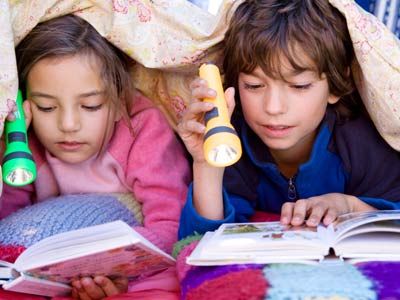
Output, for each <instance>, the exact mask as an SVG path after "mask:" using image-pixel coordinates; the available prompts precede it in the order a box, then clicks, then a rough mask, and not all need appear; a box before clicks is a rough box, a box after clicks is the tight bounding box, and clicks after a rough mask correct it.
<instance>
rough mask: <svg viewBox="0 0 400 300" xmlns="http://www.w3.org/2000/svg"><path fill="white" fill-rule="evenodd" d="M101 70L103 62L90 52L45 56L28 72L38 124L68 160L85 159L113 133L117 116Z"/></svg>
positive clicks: (41, 135) (50, 146) (46, 142)
mask: <svg viewBox="0 0 400 300" xmlns="http://www.w3.org/2000/svg"><path fill="white" fill-rule="evenodd" d="M99 74H100V66H99V64H98V63H96V61H95V60H94V59H91V58H90V57H89V56H87V55H75V56H66V57H61V58H56V59H54V58H44V59H42V60H40V61H39V62H37V63H36V64H35V65H34V66H33V68H32V69H31V71H30V72H29V74H28V78H27V90H28V94H27V96H28V97H27V98H28V99H27V101H29V103H30V107H31V112H32V126H33V129H34V131H35V133H36V135H37V137H38V139H39V141H40V142H41V143H42V144H43V146H44V147H45V148H46V149H47V150H48V151H49V152H50V153H51V154H52V155H54V156H55V157H57V158H59V159H60V160H62V161H64V162H67V163H72V164H74V163H80V162H83V161H85V160H87V159H88V158H90V157H92V156H94V155H96V154H97V153H98V152H99V151H100V149H101V146H102V144H103V142H105V143H107V142H108V141H109V139H110V136H111V132H112V131H113V128H114V124H115V123H114V121H116V119H117V118H116V113H115V111H114V109H112V107H110V101H107V99H106V98H105V94H104V88H103V84H102V81H101V78H100V76H99ZM107 130H108V131H107ZM106 132H109V134H108V135H106V134H105V133H106Z"/></svg>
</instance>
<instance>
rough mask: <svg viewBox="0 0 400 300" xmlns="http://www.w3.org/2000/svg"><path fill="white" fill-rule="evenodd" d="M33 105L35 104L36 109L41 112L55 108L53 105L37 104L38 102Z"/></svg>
mask: <svg viewBox="0 0 400 300" xmlns="http://www.w3.org/2000/svg"><path fill="white" fill-rule="evenodd" d="M35 105H36V107H37V109H38V110H39V111H42V112H52V111H53V110H55V109H56V107H55V106H45V105H39V104H35Z"/></svg>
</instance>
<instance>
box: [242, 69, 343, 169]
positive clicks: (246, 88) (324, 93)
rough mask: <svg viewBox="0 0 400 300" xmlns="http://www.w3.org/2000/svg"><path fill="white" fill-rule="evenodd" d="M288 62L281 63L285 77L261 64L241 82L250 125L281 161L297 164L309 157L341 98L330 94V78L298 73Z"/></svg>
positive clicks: (309, 72)
mask: <svg viewBox="0 0 400 300" xmlns="http://www.w3.org/2000/svg"><path fill="white" fill-rule="evenodd" d="M288 65H289V64H288V63H285V62H284V61H283V62H281V67H282V70H281V71H282V74H283V76H284V78H285V80H280V79H273V78H271V77H269V76H268V75H267V74H265V73H264V72H263V71H262V69H261V68H260V67H257V68H256V69H255V70H254V71H253V72H252V73H251V74H245V73H240V74H239V78H238V84H239V93H240V101H241V106H242V110H243V114H244V118H245V119H246V122H247V123H248V124H249V126H250V128H251V129H252V130H253V131H254V132H255V133H256V134H257V135H258V136H259V137H260V139H261V140H262V141H263V142H264V144H265V145H267V146H268V147H269V149H270V151H271V154H272V155H273V156H274V158H275V159H276V160H277V161H281V162H284V161H286V162H288V161H292V162H293V163H296V162H304V161H305V160H307V159H308V157H309V155H310V152H311V149H312V145H313V142H314V139H315V136H316V132H317V128H318V126H319V124H320V123H321V121H322V119H323V118H324V115H325V111H326V108H327V105H328V103H331V104H334V103H336V102H337V101H338V100H339V98H338V97H336V96H334V95H332V94H330V92H329V88H328V82H327V80H326V78H324V77H323V78H320V77H319V75H318V74H317V73H316V72H313V71H305V72H301V73H298V72H295V71H294V70H293V68H291V67H286V66H288ZM286 81H287V82H286Z"/></svg>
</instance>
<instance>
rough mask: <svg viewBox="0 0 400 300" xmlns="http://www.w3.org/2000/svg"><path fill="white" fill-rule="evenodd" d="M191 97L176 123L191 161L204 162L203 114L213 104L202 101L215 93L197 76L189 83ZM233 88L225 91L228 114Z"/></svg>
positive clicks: (230, 111) (232, 105)
mask: <svg viewBox="0 0 400 300" xmlns="http://www.w3.org/2000/svg"><path fill="white" fill-rule="evenodd" d="M190 89H191V94H192V99H191V101H190V103H189V104H188V106H187V108H186V110H185V112H184V114H183V116H182V119H181V121H180V122H179V124H178V134H179V136H180V137H181V139H182V140H183V142H184V143H185V146H186V148H187V150H188V151H189V153H190V154H191V155H192V157H193V162H195V163H204V162H205V159H204V153H203V136H204V132H205V129H206V127H205V124H204V114H205V113H206V112H207V111H210V110H212V109H213V107H214V105H213V104H212V103H209V102H203V99H204V98H215V97H216V95H217V93H216V91H214V90H213V89H210V88H208V84H207V82H206V81H205V80H204V79H201V78H197V79H195V80H194V81H193V82H192V83H191V84H190ZM234 94H235V90H234V89H233V88H228V89H227V90H226V91H225V99H226V102H227V105H228V111H229V113H230V115H231V114H232V112H233V109H234V107H235V99H234Z"/></svg>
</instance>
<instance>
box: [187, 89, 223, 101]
mask: <svg viewBox="0 0 400 300" xmlns="http://www.w3.org/2000/svg"><path fill="white" fill-rule="evenodd" d="M216 96H217V92H216V91H215V90H213V89H211V88H209V87H207V86H199V87H196V88H194V89H192V97H193V99H192V101H194V102H196V101H201V100H202V99H204V98H215V97H216Z"/></svg>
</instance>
